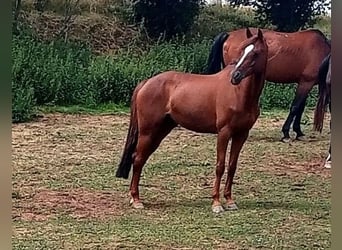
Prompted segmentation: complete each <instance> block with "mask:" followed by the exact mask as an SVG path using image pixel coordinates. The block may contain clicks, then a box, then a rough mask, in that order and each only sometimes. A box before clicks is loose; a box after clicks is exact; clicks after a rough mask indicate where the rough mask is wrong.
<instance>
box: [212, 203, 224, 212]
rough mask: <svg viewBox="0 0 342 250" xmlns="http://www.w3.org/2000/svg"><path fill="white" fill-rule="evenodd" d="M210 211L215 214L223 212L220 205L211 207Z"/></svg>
mask: <svg viewBox="0 0 342 250" xmlns="http://www.w3.org/2000/svg"><path fill="white" fill-rule="evenodd" d="M212 210H213V212H214V213H215V214H219V213H222V212H224V209H223V207H222V206H221V205H216V206H212Z"/></svg>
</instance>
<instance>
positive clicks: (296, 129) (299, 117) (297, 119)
mask: <svg viewBox="0 0 342 250" xmlns="http://www.w3.org/2000/svg"><path fill="white" fill-rule="evenodd" d="M306 99H307V97H305V98H304V100H303V101H302V103H301V105H300V106H299V109H298V112H297V115H296V117H295V119H294V122H293V131H294V132H296V134H297V136H296V139H297V140H302V138H303V137H304V136H305V135H304V133H303V132H302V130H301V128H300V122H301V120H302V115H303V112H304V109H305V105H306Z"/></svg>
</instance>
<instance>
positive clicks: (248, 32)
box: [246, 27, 253, 38]
mask: <svg viewBox="0 0 342 250" xmlns="http://www.w3.org/2000/svg"><path fill="white" fill-rule="evenodd" d="M246 36H247V38H250V37H252V36H253V34H252V32H251V31H250V30H249V28H248V27H247V28H246Z"/></svg>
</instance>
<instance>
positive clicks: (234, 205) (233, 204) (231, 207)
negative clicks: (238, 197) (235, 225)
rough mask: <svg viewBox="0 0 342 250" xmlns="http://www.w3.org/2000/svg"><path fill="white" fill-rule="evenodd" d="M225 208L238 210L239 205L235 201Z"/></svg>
mask: <svg viewBox="0 0 342 250" xmlns="http://www.w3.org/2000/svg"><path fill="white" fill-rule="evenodd" d="M224 209H225V210H238V209H239V208H238V206H237V205H236V204H235V203H232V204H227V205H226V206H225V208H224Z"/></svg>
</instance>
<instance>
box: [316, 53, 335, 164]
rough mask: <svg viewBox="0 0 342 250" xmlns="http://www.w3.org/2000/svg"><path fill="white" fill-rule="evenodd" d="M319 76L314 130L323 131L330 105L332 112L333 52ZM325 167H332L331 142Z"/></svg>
mask: <svg viewBox="0 0 342 250" xmlns="http://www.w3.org/2000/svg"><path fill="white" fill-rule="evenodd" d="M318 78H319V82H318V84H319V85H318V102H317V105H316V109H315V116H314V130H316V131H319V132H322V129H323V121H324V114H325V110H326V107H327V106H328V105H329V110H330V112H331V54H329V55H328V56H327V57H326V58H325V59H324V60H323V62H322V64H321V66H320V68H319V73H318ZM325 167H326V168H331V144H330V146H329V154H328V157H327V159H326V162H325Z"/></svg>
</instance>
